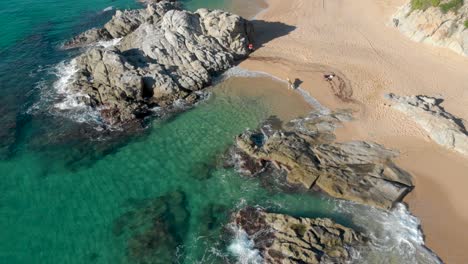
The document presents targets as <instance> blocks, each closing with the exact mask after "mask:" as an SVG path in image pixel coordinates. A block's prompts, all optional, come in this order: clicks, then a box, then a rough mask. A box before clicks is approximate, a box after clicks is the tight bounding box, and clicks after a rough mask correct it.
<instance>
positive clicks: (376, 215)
mask: <svg viewBox="0 0 468 264" xmlns="http://www.w3.org/2000/svg"><path fill="white" fill-rule="evenodd" d="M337 207H338V211H341V212H343V213H345V214H348V215H349V216H350V217H351V219H352V222H353V223H354V224H355V225H357V226H358V227H360V228H361V229H362V230H364V232H365V234H366V235H367V236H368V237H369V238H370V243H371V247H370V248H363V249H362V250H361V252H360V254H359V256H360V258H362V259H360V260H359V262H360V263H387V262H386V261H388V260H392V261H393V262H392V261H391V262H390V263H408V264H410V263H428V264H429V263H434V264H435V263H441V261H440V259H439V258H438V257H437V256H436V255H435V254H434V253H432V252H431V251H430V250H429V249H427V248H426V247H425V246H424V236H423V233H422V231H421V228H420V221H419V219H418V218H416V217H415V216H413V215H411V213H410V212H409V211H408V209H407V208H406V206H405V205H404V204H401V203H400V204H397V205H396V206H395V208H393V209H392V210H391V211H383V210H379V209H376V208H371V207H367V206H362V205H356V204H353V203H350V202H344V201H343V202H339V203H338V206H337ZM382 261H384V262H382Z"/></svg>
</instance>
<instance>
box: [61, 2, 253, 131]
mask: <svg viewBox="0 0 468 264" xmlns="http://www.w3.org/2000/svg"><path fill="white" fill-rule="evenodd" d="M251 31H252V26H251V24H250V23H249V22H248V21H246V20H244V19H243V18H241V17H239V16H237V15H233V14H230V13H227V12H223V11H219V10H214V11H210V10H207V9H200V10H198V11H196V12H195V13H192V12H188V11H184V10H180V9H179V7H178V5H177V4H174V3H171V2H168V1H162V2H159V3H155V4H150V5H148V7H147V8H146V9H140V10H130V11H117V13H116V14H115V15H114V17H113V18H112V19H111V20H110V21H109V22H108V23H106V24H105V25H104V27H103V28H101V29H92V30H90V31H87V32H84V33H82V34H81V35H79V36H77V37H75V38H74V39H72V40H71V41H69V42H68V43H66V44H65V47H66V48H71V47H85V46H88V47H89V48H88V49H87V50H86V51H85V52H84V54H82V55H81V56H79V57H78V58H76V59H75V60H74V62H75V65H76V74H75V76H73V81H72V83H70V84H69V89H70V90H71V91H72V92H74V93H75V94H77V95H78V96H77V100H78V101H79V102H80V103H84V104H86V105H89V106H91V107H93V108H95V109H99V110H100V111H101V115H102V118H103V120H104V121H105V122H106V123H109V124H120V123H125V122H129V121H132V120H135V119H139V118H141V117H144V116H147V115H149V114H151V108H154V107H162V108H164V107H170V106H171V105H173V104H175V103H186V104H193V103H194V102H196V101H197V100H198V99H199V97H200V96H199V93H198V91H200V90H201V89H203V88H204V87H206V86H208V85H210V84H211V81H212V76H213V75H216V74H219V73H220V72H222V71H224V70H227V69H228V68H230V67H231V66H233V65H234V63H235V62H236V61H237V60H240V59H243V58H245V57H246V56H247V55H248V44H249V43H250V40H249V38H250V37H249V36H250V32H251ZM110 40H112V41H114V42H115V43H117V44H116V45H110V46H109V47H105V46H106V45H104V46H103V45H97V44H99V43H100V42H102V41H110ZM94 44H96V45H94ZM90 45H91V46H90Z"/></svg>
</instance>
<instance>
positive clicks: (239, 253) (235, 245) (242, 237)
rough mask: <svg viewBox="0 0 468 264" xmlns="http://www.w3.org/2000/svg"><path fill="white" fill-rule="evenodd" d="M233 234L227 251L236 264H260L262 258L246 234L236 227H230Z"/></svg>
mask: <svg viewBox="0 0 468 264" xmlns="http://www.w3.org/2000/svg"><path fill="white" fill-rule="evenodd" d="M229 228H230V229H231V230H232V232H233V234H234V235H233V236H234V237H233V239H232V242H231V244H230V245H229V246H228V251H229V252H230V253H231V254H232V255H233V256H234V257H236V259H237V263H238V264H262V263H263V258H262V257H261V255H260V252H259V251H258V249H255V244H254V242H253V241H252V240H251V239H250V238H249V236H248V235H247V233H246V232H245V231H244V230H243V229H242V228H239V227H238V226H235V225H230V226H229Z"/></svg>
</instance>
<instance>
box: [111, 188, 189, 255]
mask: <svg viewBox="0 0 468 264" xmlns="http://www.w3.org/2000/svg"><path fill="white" fill-rule="evenodd" d="M133 206H134V209H132V210H130V211H128V212H127V213H125V214H124V215H122V216H121V217H119V218H118V219H117V220H116V221H115V222H114V230H113V231H114V235H115V236H117V237H121V238H123V239H124V240H125V243H126V245H127V257H128V259H129V261H130V263H145V264H166V263H175V262H176V259H177V254H182V252H181V251H180V250H178V247H179V246H181V245H183V242H184V239H185V236H186V234H187V228H188V222H189V211H188V209H187V207H186V199H185V194H184V193H182V192H172V193H169V194H167V195H165V196H161V197H158V198H156V199H154V200H143V201H134V202H133Z"/></svg>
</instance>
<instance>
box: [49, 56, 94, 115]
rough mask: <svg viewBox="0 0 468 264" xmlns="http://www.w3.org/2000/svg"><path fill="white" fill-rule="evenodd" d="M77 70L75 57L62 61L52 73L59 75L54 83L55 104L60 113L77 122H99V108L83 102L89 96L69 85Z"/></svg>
mask: <svg viewBox="0 0 468 264" xmlns="http://www.w3.org/2000/svg"><path fill="white" fill-rule="evenodd" d="M77 71H78V69H77V67H76V61H75V60H74V59H73V60H71V61H68V62H67V61H63V62H60V63H59V64H57V66H56V67H55V68H54V69H53V71H52V73H53V74H54V75H55V76H56V77H57V80H56V81H55V82H54V83H53V89H54V92H55V94H56V96H55V103H54V105H53V106H54V108H55V109H57V110H58V113H61V114H62V115H65V116H67V117H69V118H71V119H72V120H74V121H76V122H79V123H85V122H99V119H100V116H99V112H98V110H96V109H92V108H91V107H89V106H87V105H86V104H85V103H83V99H87V98H88V97H89V96H88V95H86V94H83V93H80V92H76V91H71V90H70V89H69V85H70V84H71V83H72V82H73V81H74V77H75V74H76V72H77ZM57 101H58V102H57Z"/></svg>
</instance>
